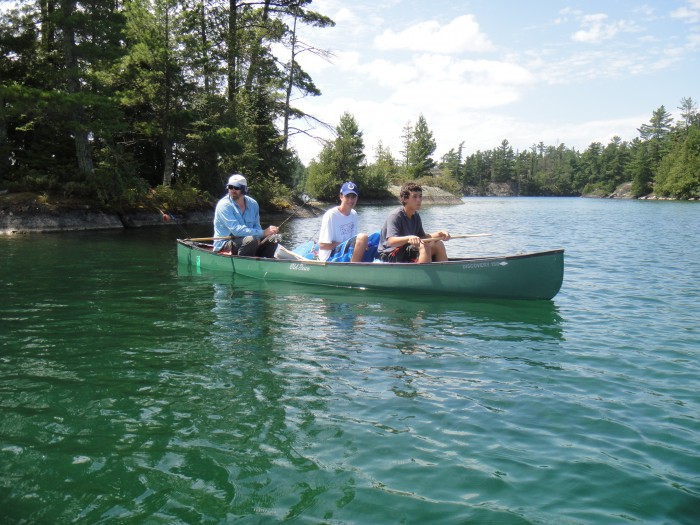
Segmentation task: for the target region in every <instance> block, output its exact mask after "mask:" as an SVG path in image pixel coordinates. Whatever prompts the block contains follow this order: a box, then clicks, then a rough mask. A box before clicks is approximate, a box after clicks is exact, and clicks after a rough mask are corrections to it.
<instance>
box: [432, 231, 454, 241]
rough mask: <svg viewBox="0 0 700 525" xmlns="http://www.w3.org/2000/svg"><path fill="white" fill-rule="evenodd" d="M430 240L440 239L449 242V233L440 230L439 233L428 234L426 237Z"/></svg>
mask: <svg viewBox="0 0 700 525" xmlns="http://www.w3.org/2000/svg"><path fill="white" fill-rule="evenodd" d="M427 236H428V237H430V238H431V239H442V240H443V241H449V240H450V239H451V236H450V232H448V231H447V230H440V231H439V232H434V233H429V234H428V235H427Z"/></svg>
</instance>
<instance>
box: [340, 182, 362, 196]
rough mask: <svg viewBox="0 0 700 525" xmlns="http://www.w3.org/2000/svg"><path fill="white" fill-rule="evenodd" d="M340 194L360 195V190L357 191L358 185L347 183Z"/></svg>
mask: <svg viewBox="0 0 700 525" xmlns="http://www.w3.org/2000/svg"><path fill="white" fill-rule="evenodd" d="M340 193H342V194H343V195H347V194H348V193H354V194H355V195H359V194H360V190H358V189H357V185H356V184H355V183H354V182H346V183H345V184H343V185H342V186H341V188H340Z"/></svg>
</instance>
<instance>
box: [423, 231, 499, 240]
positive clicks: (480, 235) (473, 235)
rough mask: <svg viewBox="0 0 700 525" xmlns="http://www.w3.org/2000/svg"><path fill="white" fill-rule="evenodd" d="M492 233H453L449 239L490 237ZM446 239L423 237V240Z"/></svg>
mask: <svg viewBox="0 0 700 525" xmlns="http://www.w3.org/2000/svg"><path fill="white" fill-rule="evenodd" d="M491 235H492V234H490V233H472V234H471V235H451V236H450V238H449V239H448V240H452V239H469V238H471V237H490V236H491ZM442 240H444V239H441V238H440V237H428V238H427V239H421V241H423V242H435V241H442Z"/></svg>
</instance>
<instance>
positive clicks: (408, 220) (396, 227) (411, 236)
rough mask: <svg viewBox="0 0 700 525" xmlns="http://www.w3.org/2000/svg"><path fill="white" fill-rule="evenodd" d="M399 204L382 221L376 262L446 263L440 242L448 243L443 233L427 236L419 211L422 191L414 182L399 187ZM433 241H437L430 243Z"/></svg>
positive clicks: (445, 256) (444, 250)
mask: <svg viewBox="0 0 700 525" xmlns="http://www.w3.org/2000/svg"><path fill="white" fill-rule="evenodd" d="M400 198H401V204H402V206H401V207H400V208H397V209H396V210H394V211H393V212H391V213H390V214H389V216H388V217H387V218H386V220H385V221H384V226H382V229H381V236H380V240H379V254H378V255H379V259H380V260H381V261H383V262H398V263H407V262H418V263H421V264H422V263H429V262H433V261H436V262H437V261H446V260H447V250H446V249H445V244H444V243H443V242H442V241H443V240H445V241H447V240H449V239H450V234H449V232H448V231H446V230H441V231H438V232H435V233H431V234H429V235H427V234H426V233H425V231H424V230H423V223H422V221H421V218H420V215H419V213H418V210H420V207H421V204H422V203H423V188H421V187H420V186H419V185H418V184H415V183H413V182H406V183H404V184H403V185H402V186H401V193H400ZM431 239H436V240H434V241H433V240H431Z"/></svg>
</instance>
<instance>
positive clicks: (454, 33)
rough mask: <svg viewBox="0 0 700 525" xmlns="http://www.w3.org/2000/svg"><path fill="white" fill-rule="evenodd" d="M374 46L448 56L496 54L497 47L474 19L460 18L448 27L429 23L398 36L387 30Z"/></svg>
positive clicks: (415, 26)
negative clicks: (471, 53)
mask: <svg viewBox="0 0 700 525" xmlns="http://www.w3.org/2000/svg"><path fill="white" fill-rule="evenodd" d="M374 43H375V45H376V46H377V48H379V49H380V50H392V49H403V50H410V51H427V52H432V53H447V54H452V53H461V52H464V51H492V50H493V44H492V43H491V42H490V40H489V39H488V37H487V36H486V35H484V34H483V33H482V32H481V31H480V30H479V24H478V23H477V22H476V19H475V18H474V16H473V15H462V16H459V17H457V18H455V19H454V20H452V21H451V22H449V23H448V24H445V25H440V24H439V23H438V22H436V21H435V20H429V21H427V22H421V23H419V24H415V25H412V26H410V27H408V28H406V29H404V30H403V31H400V32H398V33H397V32H394V31H393V30H391V29H387V30H385V31H384V32H383V33H382V34H381V35H379V36H377V37H376V38H375V39H374Z"/></svg>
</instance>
